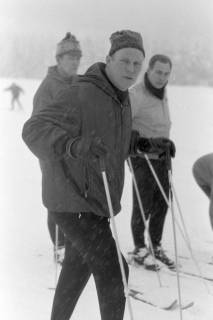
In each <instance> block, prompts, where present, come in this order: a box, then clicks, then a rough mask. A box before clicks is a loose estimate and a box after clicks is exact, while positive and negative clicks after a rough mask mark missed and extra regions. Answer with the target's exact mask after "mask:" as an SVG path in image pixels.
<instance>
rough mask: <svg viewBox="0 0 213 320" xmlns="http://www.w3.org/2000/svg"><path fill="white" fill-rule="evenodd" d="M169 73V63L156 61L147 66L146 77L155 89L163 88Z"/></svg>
mask: <svg viewBox="0 0 213 320" xmlns="http://www.w3.org/2000/svg"><path fill="white" fill-rule="evenodd" d="M170 73H171V67H170V64H169V63H163V62H160V61H156V62H155V64H154V66H153V68H148V70H147V75H148V79H149V81H150V82H151V84H152V85H153V87H155V88H157V89H161V88H163V87H164V86H165V85H166V84H167V82H168V80H169V76H170Z"/></svg>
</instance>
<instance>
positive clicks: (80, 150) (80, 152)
mask: <svg viewBox="0 0 213 320" xmlns="http://www.w3.org/2000/svg"><path fill="white" fill-rule="evenodd" d="M66 149H67V152H68V154H69V155H70V156H71V157H73V158H87V157H93V158H103V157H105V156H106V155H107V152H108V149H107V147H106V146H105V144H104V143H103V141H102V139H101V138H99V137H88V138H77V139H75V140H74V141H68V143H67V147H66Z"/></svg>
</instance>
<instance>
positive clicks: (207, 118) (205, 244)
mask: <svg viewBox="0 0 213 320" xmlns="http://www.w3.org/2000/svg"><path fill="white" fill-rule="evenodd" d="M11 82H12V79H0V199H1V201H0V209H1V231H0V319H4V320H14V319H16V320H29V319H30V320H46V319H49V318H50V312H51V304H52V298H53V294H54V291H53V290H51V289H50V288H51V287H53V286H54V284H55V269H54V264H53V257H52V245H51V242H50V239H49V235H48V231H47V225H46V209H45V208H44V207H43V206H42V204H41V175H40V169H39V166H38V161H37V159H36V158H35V157H34V156H33V155H32V154H31V153H30V151H29V150H28V149H27V147H26V146H25V145H24V143H23V142H22V140H21V130H22V126H23V123H24V122H25V121H26V120H27V119H28V117H29V116H30V113H31V110H32V97H33V94H34V92H35V90H36V88H37V87H38V84H39V82H38V81H33V80H24V79H20V80H18V81H16V82H17V83H18V84H20V85H21V86H22V87H23V88H24V90H25V94H24V95H23V96H21V101H22V102H23V106H24V112H23V111H19V110H18V109H17V110H15V111H13V112H11V111H9V107H10V96H9V93H8V92H5V91H3V89H4V88H5V87H7V86H9V85H10V84H11ZM168 93H169V100H170V108H171V116H172V121H173V129H172V138H173V140H174V141H175V142H176V146H177V156H176V158H175V160H174V161H173V182H174V186H175V189H176V193H177V195H178V199H179V202H180V204H181V208H182V212H183V216H184V221H185V224H186V227H187V230H188V233H189V235H190V239H191V244H192V247H193V249H194V252H195V254H196V252H204V253H205V255H206V257H207V259H208V258H209V259H210V257H211V256H213V232H212V230H211V228H210V223H209V217H208V200H207V198H206V197H205V195H204V194H203V193H202V192H201V191H200V190H199V188H198V187H197V186H196V184H195V182H194V180H193V177H192V174H191V167H192V164H193V162H194V161H195V160H196V159H197V158H198V157H199V156H201V155H203V154H205V153H209V152H213V149H212V137H213V89H212V88H202V87H169V92H168ZM131 194H132V191H131V177H130V173H129V171H128V169H126V180H125V190H124V194H123V198H122V207H123V209H122V212H121V213H120V214H119V215H118V216H117V217H116V222H117V227H118V233H119V239H120V245H121V247H122V250H123V252H124V253H126V252H127V251H128V250H131V249H132V248H133V243H132V237H131V232H130V215H131V201H132V200H131ZM175 212H176V216H177V218H178V212H177V210H176V211H175ZM171 230H172V222H171V213H170V211H169V212H168V216H167V220H166V225H165V229H164V238H163V245H164V246H165V247H166V248H167V249H169V250H170V251H173V241H172V231H171ZM177 234H178V251H179V253H181V254H188V252H187V249H186V245H185V243H184V241H183V240H182V237H181V235H180V232H178V230H177ZM212 273H213V267H212ZM154 278H155V275H154V276H153V274H152V275H151V276H150V274H149V273H148V274H147V272H146V273H143V272H141V271H138V272H137V273H136V272H134V274H131V281H132V283H133V282H134V283H137V284H141V286H142V288H143V287H144V288H148V287H149V285H150V288H151V287H152V288H153V286H156V287H158V281H157V277H156V279H154ZM162 280H163V282H164V284H165V285H170V286H173V287H175V286H176V278H175V277H172V276H169V275H163V276H162ZM181 289H182V292H183V293H184V294H186V295H187V296H189V297H191V299H192V300H194V302H195V305H194V306H193V307H192V308H190V309H187V310H185V311H184V312H183V320H210V319H211V320H212V314H213V296H212V295H211V294H208V293H207V290H206V288H205V286H204V284H203V282H202V281H200V280H197V279H192V278H188V277H183V278H181ZM209 290H210V292H211V293H213V282H212V285H211V284H210V283H209ZM131 301H132V300H131ZM132 306H133V313H134V319H135V320H139V319H150V320H154V319H158V320H177V319H180V316H179V312H178V310H174V311H162V310H159V309H156V308H153V307H151V306H149V305H145V304H143V303H140V302H137V301H132ZM72 319H73V320H100V314H99V308H98V302H97V295H96V291H95V286H94V282H93V279H91V280H90V282H89V283H88V285H87V287H86V289H85V291H84V292H83V294H82V296H81V298H80V300H79V303H78V305H77V308H76V310H75V313H74V314H73V317H72ZM127 319H130V318H129V313H128V310H126V313H125V320H127Z"/></svg>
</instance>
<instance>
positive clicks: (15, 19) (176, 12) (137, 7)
mask: <svg viewBox="0 0 213 320" xmlns="http://www.w3.org/2000/svg"><path fill="white" fill-rule="evenodd" d="M126 28H131V29H133V30H136V31H140V32H141V33H142V35H143V34H144V35H145V37H146V36H147V35H148V36H149V37H150V36H151V37H152V36H155V37H157V36H158V35H159V36H161V37H162V36H163V35H164V34H165V35H166V37H170V38H171V39H173V38H175V34H176V32H177V30H178V29H179V30H180V29H181V30H183V32H184V33H185V32H186V33H188V34H189V36H190V37H191V36H194V35H197V34H201V35H202V36H204V37H210V36H212V38H213V0H130V1H128V0H0V32H1V33H5V34H6V33H8V32H27V33H35V32H36V33H42V34H49V33H54V34H56V36H58V37H59V38H61V34H64V33H65V32H66V31H71V32H73V33H74V34H76V35H77V36H79V37H82V36H85V35H88V36H91V37H93V38H95V37H99V36H104V37H107V39H108V36H109V35H110V34H111V33H112V32H114V31H116V30H121V29H126ZM212 42H213V41H212Z"/></svg>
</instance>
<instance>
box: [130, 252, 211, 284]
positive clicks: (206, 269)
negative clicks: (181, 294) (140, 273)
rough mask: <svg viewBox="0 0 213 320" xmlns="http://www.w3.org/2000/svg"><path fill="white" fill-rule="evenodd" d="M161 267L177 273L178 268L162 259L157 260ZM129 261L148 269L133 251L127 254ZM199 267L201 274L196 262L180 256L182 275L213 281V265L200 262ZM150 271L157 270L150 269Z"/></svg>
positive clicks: (166, 270)
mask: <svg viewBox="0 0 213 320" xmlns="http://www.w3.org/2000/svg"><path fill="white" fill-rule="evenodd" d="M156 261H157V263H158V265H159V269H158V270H160V271H161V272H166V273H169V274H171V275H176V268H169V267H168V266H167V265H165V264H163V263H162V262H161V261H159V260H156ZM127 262H128V264H130V265H132V266H135V267H142V268H143V269H145V270H148V269H147V268H146V267H144V266H143V265H142V264H138V263H137V262H136V261H135V260H134V258H133V256H132V254H131V252H129V253H128V256H127ZM198 265H199V268H200V270H201V275H200V274H199V270H198V269H197V267H196V265H195V263H194V262H193V261H192V260H191V259H190V258H186V257H182V256H179V273H180V276H184V275H185V276H189V277H194V278H203V279H205V280H208V281H213V265H212V264H208V263H204V262H200V261H199V262H198ZM149 271H154V272H156V271H157V270H154V269H149Z"/></svg>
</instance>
